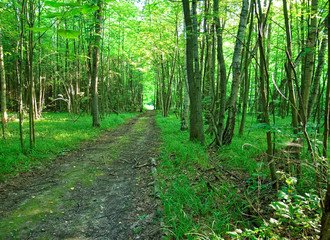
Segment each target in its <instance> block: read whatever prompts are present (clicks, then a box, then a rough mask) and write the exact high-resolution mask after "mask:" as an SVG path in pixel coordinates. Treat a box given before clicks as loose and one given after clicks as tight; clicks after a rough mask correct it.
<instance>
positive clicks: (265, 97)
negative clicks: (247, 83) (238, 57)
mask: <svg viewBox="0 0 330 240" xmlns="http://www.w3.org/2000/svg"><path fill="white" fill-rule="evenodd" d="M270 4H271V0H270V2H269V6H268V11H267V15H268V13H269V8H270ZM258 7H259V18H258V45H259V53H260V64H259V70H260V96H261V102H262V105H261V107H262V110H263V119H262V121H263V122H264V123H265V124H266V125H267V126H270V118H269V73H268V66H267V61H266V56H265V49H264V34H265V28H266V21H267V15H266V16H265V15H264V13H263V12H262V7H261V2H260V0H258ZM266 138H267V161H268V164H269V169H270V174H271V178H272V181H274V182H276V181H277V176H276V168H275V163H274V161H273V155H274V153H273V143H272V133H271V131H269V130H268V131H267V132H266ZM274 187H277V184H275V185H274Z"/></svg>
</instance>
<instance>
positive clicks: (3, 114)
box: [0, 22, 7, 138]
mask: <svg viewBox="0 0 330 240" xmlns="http://www.w3.org/2000/svg"><path fill="white" fill-rule="evenodd" d="M3 57H4V56H3V46H2V34H1V22H0V72H1V75H0V79H1V125H2V135H3V138H5V129H6V125H7V97H6V76H5V65H4V59H3Z"/></svg>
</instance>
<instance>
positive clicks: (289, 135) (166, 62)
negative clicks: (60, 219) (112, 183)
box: [0, 0, 330, 240]
mask: <svg viewBox="0 0 330 240" xmlns="http://www.w3.org/2000/svg"><path fill="white" fill-rule="evenodd" d="M328 21H329V1H327V0H294V1H293V0H290V1H288V0H224V1H219V0H182V1H175V0H121V1H119V0H90V1H86V0H59V1H45V0H1V2H0V73H1V74H0V79H1V86H0V91H1V92H0V93H1V94H0V96H1V106H0V109H1V137H2V139H1V140H0V192H2V191H3V192H10V190H8V189H11V188H8V184H9V183H10V182H11V181H14V180H12V179H17V178H18V177H19V176H23V178H24V176H25V175H24V174H28V173H30V174H31V172H35V171H39V169H44V168H47V166H48V167H49V165H50V164H52V162H53V161H54V162H56V161H55V160H54V159H57V158H58V157H59V158H61V157H65V156H66V155H69V154H71V152H74V151H76V150H77V149H79V146H80V145H79V144H82V143H83V142H93V141H94V142H95V145H97V143H98V142H97V141H99V140H96V139H98V138H99V137H100V136H103V135H102V134H104V132H107V131H115V130H111V129H117V127H119V126H121V125H122V126H126V125H123V124H125V123H127V122H128V121H133V122H134V121H135V122H136V128H140V130H139V129H137V130H136V133H135V134H137V135H138V134H141V137H142V136H143V132H149V130H150V129H153V127H152V126H151V125H153V124H154V125H155V129H153V130H150V134H152V132H154V133H157V136H154V135H150V136H152V137H149V135H148V134H147V133H145V138H150V141H151V139H152V141H151V142H148V143H146V145H151V146H153V144H156V143H157V144H159V146H158V145H157V144H156V145H157V147H156V145H155V147H154V148H155V150H154V152H153V153H150V154H151V155H150V156H148V157H147V156H145V158H146V159H149V158H151V157H152V158H155V159H156V161H157V162H158V163H157V174H158V175H157V187H156V180H155V181H154V182H155V183H154V184H155V191H158V192H157V194H155V196H156V195H157V196H156V197H155V198H156V200H155V201H158V200H159V203H157V205H159V209H158V210H157V212H160V214H159V215H160V216H159V217H158V218H159V224H160V225H161V229H162V234H163V237H162V238H163V239H323V240H326V239H330V174H329V160H328V139H329V124H330V109H329V108H330V102H329V99H330V85H329V68H328V56H329V54H328V49H329V41H328V38H329V25H328ZM150 109H152V113H150V112H151V110H150ZM149 118H150V119H154V120H148V124H150V127H149V128H148V127H147V123H145V122H143V119H149ZM136 119H137V120H136ZM146 121H147V120H146ZM152 121H155V123H153V122H152ZM132 124H133V123H132ZM127 126H129V125H127ZM134 126H135V125H134ZM133 128H134V127H133ZM118 131H119V130H118ZM132 131H133V130H132ZM124 132H125V131H123V132H122V133H118V135H120V134H123V135H122V138H120V139H119V140H118V141H119V142H118V146H117V145H116V146H117V147H118V149H122V148H120V147H119V146H121V144H120V141H122V144H123V146H124V145H125V139H126V138H129V137H128V136H126V135H124ZM127 132H129V131H128V130H127ZM133 135H134V134H132V136H133ZM134 136H135V135H134ZM139 136H140V135H139ZM127 141H129V140H127ZM130 141H132V142H131V143H130V145H129V146H133V145H135V144H137V145H136V146H140V145H139V143H138V142H136V143H134V140H130ZM141 141H142V140H141ZM127 144H128V143H127ZM115 148H116V147H115ZM139 148H140V147H139ZM141 148H142V146H141ZM123 149H124V148H123ZM128 149H129V147H128ZM132 149H133V147H132ZM156 149H157V150H156ZM120 151H124V150H118V152H112V153H111V154H112V155H111V156H112V158H113V159H116V158H117V157H118V159H119V158H120V156H121V153H120ZM127 151H130V150H127ZM132 151H133V150H132ZM134 151H135V150H134ZM136 151H138V150H136ZM147 152H148V151H147ZM145 153H146V152H145ZM136 154H137V153H136ZM136 154H135V155H136ZM139 154H144V153H139ZM154 155H155V156H154ZM143 156H144V155H143ZM127 158H128V157H127ZM133 158H134V159H135V160H134V161H135V162H136V164H135V165H133V168H134V169H142V168H144V167H145V166H147V165H148V166H149V165H150V166H149V167H150V169H153V167H152V166H153V164H149V163H145V164H143V163H139V160H136V159H139V158H138V157H132V159H133ZM141 158H142V155H141V157H140V159H141ZM111 161H112V160H111ZM113 161H114V162H115V160H113ZM123 161H124V162H125V161H127V160H125V159H124V160H123ZM72 164H75V165H74V168H76V165H79V161H77V162H75V163H72ZM109 164H110V163H109ZM139 164H140V165H139ZM81 165H83V164H81ZM86 166H87V165H86ZM88 166H89V165H88ZM77 169H78V167H77ZM79 169H80V168H79ZM97 169H98V168H97ZM40 171H41V170H40ZM81 171H82V172H83V171H85V170H84V168H83V167H81ZM99 171H101V170H99ZM150 171H151V170H150ZM150 171H149V172H146V173H144V174H147V175H148V174H151V173H150ZM37 174H38V173H35V175H37ZM81 174H82V173H81ZM90 174H91V175H89V176H93V179H90V182H93V181H96V179H98V178H101V177H102V176H101V175H103V174H101V173H98V170H97V171H96V172H95V171H93V173H90ZM76 177H77V179H78V178H80V180H81V181H83V180H82V179H83V178H84V175H77V176H76ZM117 177H118V176H117ZM21 178H22V177H21ZM137 178H138V177H137ZM137 178H136V179H137ZM139 180H141V179H140V178H139ZM15 181H16V180H15ZM75 181H76V180H75ZM77 181H78V180H77ZM75 183H76V182H75ZM83 183H84V182H83ZM82 186H84V184H82ZM88 186H89V185H88ZM70 187H71V186H70ZM72 188H77V187H71V190H72V191H73V189H72ZM4 196H7V195H4ZM8 196H9V195H8ZM54 196H55V195H54ZM48 197H49V196H48ZM0 200H1V199H0ZM3 201H6V198H4V199H3ZM40 201H41V200H40ZM45 201H47V202H49V201H50V200H45ZM56 201H57V200H56ZM56 201H55V200H52V202H56ZM148 201H149V200H148ZM0 202H1V201H0ZM41 202H42V201H41ZM54 205H55V203H54ZM58 205H59V206H61V204H60V203H58ZM41 206H43V205H41ZM46 206H48V205H45V208H46ZM47 208H48V207H47ZM53 208H54V209H53V210H51V211H52V212H56V211H59V210H58V209H57V208H56V207H53ZM56 209H57V210H56ZM139 209H140V207H139ZM141 209H144V207H141ZM2 211H4V210H3V209H0V219H1V221H0V238H4V239H7V238H8V236H11V237H12V239H17V238H18V239H20V238H22V236H25V235H24V234H25V232H24V231H26V228H29V229H32V227H30V226H25V225H24V224H23V223H21V222H19V221H18V220H17V221H16V220H13V219H17V216H23V215H24V214H23V213H18V212H12V213H6V214H4V215H3V214H2ZM17 211H18V210H17ZM22 211H23V210H22ZM15 214H16V215H15ZM157 214H158V213H157ZM157 214H154V215H157ZM36 215H38V214H36ZM15 216H16V217H15ZM149 216H150V215H148V214H144V215H141V216H140V218H139V220H141V221H142V220H143V221H147V220H146V219H148V217H149ZM157 216H158V215H157ZM26 217H28V214H26ZM42 218H44V217H42V216H39V215H38V216H35V217H34V218H33V219H34V220H33V223H34V222H35V223H36V224H37V223H38V221H40V219H42ZM31 221H32V220H31ZM141 221H140V222H141ZM1 222H2V223H1ZM13 222H15V223H13ZM22 222H24V221H23V220H22ZM140 222H139V223H140ZM11 224H12V225H11ZM20 224H23V225H24V227H22V225H20ZM31 224H32V223H31ZM145 225H148V224H145ZM31 226H32V225H31ZM134 226H135V225H134ZM137 226H138V225H137ZM144 227H145V228H146V229H147V226H142V227H136V228H134V229H133V232H134V234H146V233H143V229H144ZM20 228H22V229H23V228H24V229H25V230H24V231H23V230H22V231H23V232H20V230H19V229H20ZM5 229H6V230H5ZM136 229H137V230H136ZM35 231H37V230H35ZM54 231H55V230H54ZM1 232H3V233H1ZM83 232H85V230H84V231H83ZM32 233H33V231H32V230H31V231H30V234H32ZM15 234H18V235H15ZM19 234H23V235H19ZM118 234H119V233H118ZM123 234H124V233H123ZM125 234H126V233H125ZM132 234H133V233H132ZM36 236H39V235H36ZM40 236H42V235H40ZM40 236H39V237H40ZM68 236H71V235H68ZM72 236H73V235H72ZM77 236H78V235H77ZM84 236H85V235H84ZM86 236H87V235H86ZM95 236H96V235H95ZM95 236H94V237H95ZM118 236H119V235H118ZM120 236H122V238H118V239H125V238H124V237H123V236H126V237H127V236H128V235H120ZM141 236H144V237H145V238H144V239H158V237H159V236H158V235H157V237H155V236H153V237H151V235H147V234H146V235H141ZM15 237H16V238H15ZM46 237H47V235H46ZM90 237H91V239H94V238H93V235H90ZM8 239H9V238H8ZM33 239H40V238H33ZM59 239H62V238H61V237H59ZM104 239H105V238H104ZM110 239H111V238H110ZM159 239H160V238H159Z"/></svg>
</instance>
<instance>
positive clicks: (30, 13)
mask: <svg viewBox="0 0 330 240" xmlns="http://www.w3.org/2000/svg"><path fill="white" fill-rule="evenodd" d="M34 11H35V9H34V1H33V0H30V1H29V11H28V16H27V18H28V25H29V27H30V28H33V27H34V21H35V13H34ZM33 50H34V48H33V31H32V30H29V41H28V52H27V60H28V61H27V63H28V66H27V69H28V75H27V79H28V83H29V133H30V134H29V136H30V148H31V149H33V148H34V146H35V144H36V136H35V122H34V121H35V111H36V109H35V84H34V79H33Z"/></svg>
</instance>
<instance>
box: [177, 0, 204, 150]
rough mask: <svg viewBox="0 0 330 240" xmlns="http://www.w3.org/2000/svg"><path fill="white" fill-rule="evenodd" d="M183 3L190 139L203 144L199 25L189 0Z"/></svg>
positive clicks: (194, 4) (184, 0)
mask: <svg viewBox="0 0 330 240" xmlns="http://www.w3.org/2000/svg"><path fill="white" fill-rule="evenodd" d="M182 4H183V12H184V20H185V26H186V67H187V78H188V84H189V97H190V129H189V130H190V140H198V141H200V142H201V143H202V144H203V143H204V131H203V121H202V103H201V83H200V78H199V76H200V74H199V69H198V68H196V66H197V67H198V55H197V56H196V48H198V44H197V42H196V41H197V36H193V35H196V32H195V31H196V27H197V26H195V28H194V27H193V23H192V20H191V15H190V9H189V0H182ZM193 8H196V0H194V1H193ZM196 24H197V23H196ZM194 29H195V30H194ZM197 52H198V51H197ZM194 60H195V61H194ZM194 62H195V71H194Z"/></svg>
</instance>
